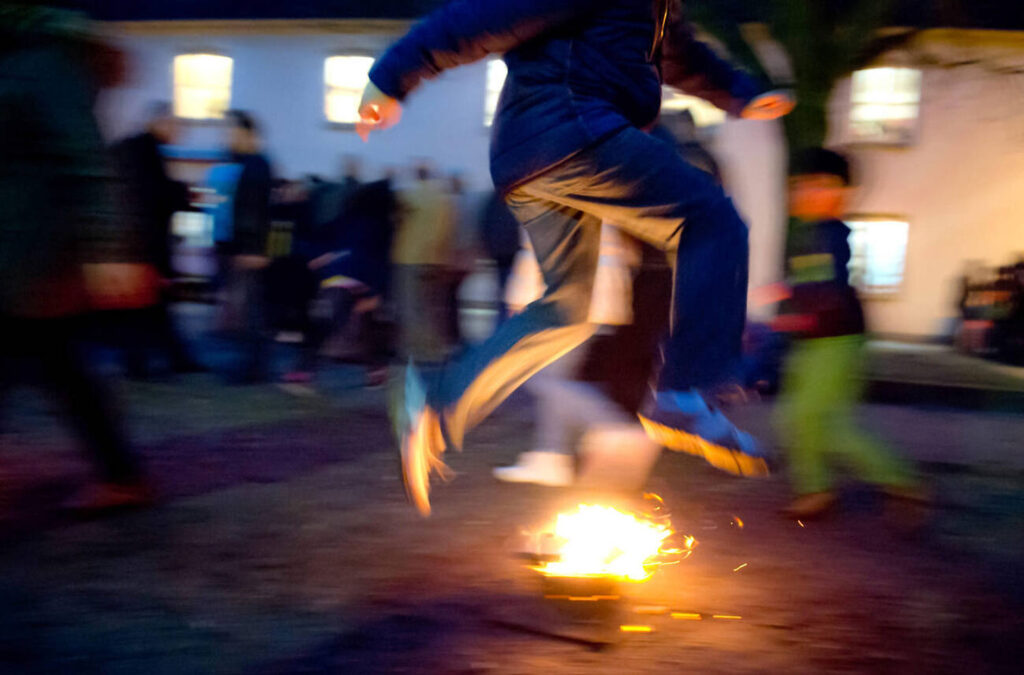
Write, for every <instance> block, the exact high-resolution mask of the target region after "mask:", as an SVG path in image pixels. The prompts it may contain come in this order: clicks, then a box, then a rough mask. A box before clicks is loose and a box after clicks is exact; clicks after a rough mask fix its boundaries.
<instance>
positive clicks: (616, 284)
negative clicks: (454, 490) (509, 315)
mask: <svg viewBox="0 0 1024 675" xmlns="http://www.w3.org/2000/svg"><path fill="white" fill-rule="evenodd" d="M600 246H601V248H600V256H599V258H598V266H597V271H596V274H595V277H594V288H593V294H592V296H591V305H590V314H589V316H588V320H589V321H590V322H591V323H594V324H597V325H599V326H600V328H599V329H598V331H597V333H595V335H594V336H593V337H591V338H590V339H589V340H588V341H587V342H585V343H584V344H583V345H581V346H580V347H579V348H577V349H575V350H573V351H571V352H569V353H568V354H566V355H565V356H563V357H562V358H560V359H558V360H557V361H555V362H554V363H552V364H551V365H549V366H548V367H547V368H545V369H544V370H542V371H540V372H539V373H538V374H537V375H535V376H534V377H532V378H531V379H530V380H529V381H528V382H527V383H526V389H527V390H529V391H530V392H531V393H532V394H533V395H534V397H535V398H536V411H537V412H536V419H537V425H536V431H535V440H534V448H533V449H532V450H530V451H527V452H524V453H522V454H521V455H519V457H518V458H517V460H516V463H515V464H513V465H511V466H506V467H499V468H497V469H495V470H494V476H495V477H496V478H497V479H498V480H501V481H505V482H513V483H536V484H540V485H550V486H565V485H571V484H573V483H575V482H576V480H577V476H579V478H580V479H581V480H582V481H583V482H584V483H588V482H590V483H593V482H594V481H595V480H597V481H601V480H602V477H603V478H607V476H608V474H609V472H612V473H614V474H615V480H614V482H615V483H616V485H617V486H618V487H623V486H624V485H625V486H628V487H631V488H633V487H640V486H641V485H642V484H643V483H644V482H645V481H646V479H647V475H648V473H649V471H650V469H651V467H652V466H653V465H654V462H655V461H656V460H657V458H658V456H659V454H660V451H661V448H660V447H659V446H658V445H657V444H655V443H654V442H653V441H651V440H650V439H649V438H648V437H647V435H646V433H645V432H644V429H643V427H642V426H641V425H640V424H639V423H638V422H637V420H636V412H637V410H638V408H639V405H640V402H641V400H642V398H643V395H644V392H645V390H646V388H647V386H648V384H649V382H650V378H651V375H652V374H653V372H654V370H655V366H656V365H657V364H656V362H657V360H658V350H657V345H658V342H659V340H660V339H661V337H662V335H663V334H664V331H665V329H666V328H667V326H668V306H669V302H668V301H669V298H670V296H671V293H672V272H671V269H670V268H669V266H668V263H667V262H666V260H665V256H664V254H662V253H659V252H657V251H655V250H654V249H652V248H651V247H649V246H643V245H642V244H640V242H637V241H635V240H633V239H631V238H630V237H628V236H626V235H624V234H622V233H621V232H620V231H619V230H618V229H617V228H615V227H614V226H611V225H608V224H603V225H602V226H601V244H600ZM535 260H536V259H535V257H534V256H533V255H532V252H531V251H525V250H524V251H523V255H521V256H520V264H518V265H517V266H516V275H517V277H520V278H516V279H515V280H514V281H513V282H511V283H510V284H509V289H510V291H514V292H512V293H510V295H509V298H508V304H509V306H511V307H512V308H513V310H514V311H521V310H522V309H524V308H525V306H526V305H528V304H529V303H530V302H532V301H534V300H535V299H537V298H539V297H541V296H542V295H543V291H544V282H543V278H542V276H541V273H540V269H539V267H538V266H537V263H536V261H535ZM522 276H533V277H535V281H532V282H531V281H530V280H529V279H522V278H521V277H522ZM531 291H534V292H531ZM574 455H576V457H575V459H574Z"/></svg>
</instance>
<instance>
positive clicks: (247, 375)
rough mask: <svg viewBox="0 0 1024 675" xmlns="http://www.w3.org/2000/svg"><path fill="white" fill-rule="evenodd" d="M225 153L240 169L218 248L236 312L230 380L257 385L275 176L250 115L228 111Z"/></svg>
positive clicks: (262, 364) (265, 348)
mask: <svg viewBox="0 0 1024 675" xmlns="http://www.w3.org/2000/svg"><path fill="white" fill-rule="evenodd" d="M227 119H228V123H229V125H230V126H229V127H228V151H229V152H230V154H231V162H232V163H233V164H234V165H235V166H237V167H238V177H237V182H236V184H235V189H234V196H233V200H232V205H231V235H230V240H229V241H227V242H225V243H224V245H223V247H222V250H223V251H224V252H225V253H226V256H225V257H224V258H223V261H224V262H225V263H226V264H227V266H228V270H227V275H226V279H227V280H226V287H227V288H226V295H227V297H228V298H229V300H228V303H229V306H230V307H232V308H233V309H234V310H235V312H234V313H235V319H236V321H237V323H236V325H235V326H234V328H235V332H236V335H237V336H238V340H237V342H238V345H239V347H240V352H241V358H240V361H239V363H238V364H237V365H236V366H235V369H234V371H233V372H232V373H231V375H230V376H229V377H228V381H229V382H230V383H231V384H257V383H260V382H266V381H267V380H268V379H269V378H270V362H269V361H270V339H269V336H268V335H267V331H268V316H267V298H266V269H267V266H268V265H269V264H270V257H269V255H268V252H267V239H268V236H269V234H270V195H271V189H272V187H273V177H272V172H271V169H270V162H268V161H267V158H266V156H264V155H263V152H262V145H263V140H262V138H261V136H260V128H259V125H258V124H257V123H256V120H255V119H253V117H252V115H250V114H249V113H247V112H244V111H241V110H232V111H230V112H228V114H227Z"/></svg>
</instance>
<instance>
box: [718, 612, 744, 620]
mask: <svg viewBox="0 0 1024 675" xmlns="http://www.w3.org/2000/svg"><path fill="white" fill-rule="evenodd" d="M711 618H713V619H728V620H730V621H738V620H739V619H742V618H743V617H742V616H736V615H735V614H713V615H712V617H711Z"/></svg>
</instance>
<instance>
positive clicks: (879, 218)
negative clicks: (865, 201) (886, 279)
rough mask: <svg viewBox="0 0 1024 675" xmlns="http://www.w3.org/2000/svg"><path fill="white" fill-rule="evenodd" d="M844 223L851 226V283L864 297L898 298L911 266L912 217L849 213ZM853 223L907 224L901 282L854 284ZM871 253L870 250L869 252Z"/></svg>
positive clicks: (874, 298) (875, 298) (891, 214)
mask: <svg viewBox="0 0 1024 675" xmlns="http://www.w3.org/2000/svg"><path fill="white" fill-rule="evenodd" d="M843 223H844V224H845V225H846V226H847V227H849V228H850V241H849V244H850V264H849V267H850V276H851V285H853V286H854V288H856V289H857V292H858V293H859V294H860V295H862V296H863V297H865V298H867V299H871V300H891V299H896V298H898V297H899V296H900V295H901V294H902V293H903V291H904V288H905V285H906V283H907V270H908V268H909V261H910V237H911V233H912V231H913V226H912V224H911V221H910V218H908V217H907V216H906V215H905V214H897V213H864V212H858V213H849V214H846V215H845V216H844V217H843ZM852 223H903V224H904V225H906V232H907V237H906V243H905V244H904V246H903V261H902V262H903V264H902V268H901V270H900V280H899V283H898V284H896V285H893V286H877V285H876V286H869V285H867V284H866V283H864V282H861V283H857V284H854V283H853V281H854V280H853V262H854V260H855V258H856V255H857V252H856V251H855V250H854V247H853V241H852V239H853V235H854V233H855V231H856V230H855V228H854V227H853V225H852ZM867 255H868V256H869V255H870V252H868V253H867ZM866 267H867V260H865V268H866Z"/></svg>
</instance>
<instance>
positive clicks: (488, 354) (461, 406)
mask: <svg viewBox="0 0 1024 675" xmlns="http://www.w3.org/2000/svg"><path fill="white" fill-rule="evenodd" d="M507 200H508V204H509V207H510V208H511V209H512V212H513V213H514V214H515V216H516V218H517V219H518V220H519V222H520V223H521V224H522V225H523V227H524V228H525V229H526V232H527V234H528V235H529V237H530V241H531V243H532V244H533V249H534V251H535V253H536V255H537V260H538V262H539V263H540V268H541V272H542V273H543V275H544V281H545V283H546V284H547V291H546V293H545V295H544V297H543V298H541V299H540V300H538V301H536V302H534V303H533V304H531V305H530V306H529V307H527V308H526V310H524V311H523V312H522V313H521V314H518V315H516V316H514V317H512V318H510V319H509V320H508V321H506V322H504V323H503V324H502V325H501V326H500V327H499V328H498V330H497V331H496V332H495V333H494V335H493V336H491V337H490V338H489V339H488V340H487V341H485V342H483V343H482V344H480V345H478V346H477V347H475V348H474V349H472V350H470V351H468V352H467V353H465V354H464V355H463V356H462V357H461V358H460V359H459V360H457V361H454V362H452V363H449V364H448V365H447V366H446V367H445V368H443V369H442V370H441V372H440V373H439V374H438V379H437V382H436V387H435V388H434V389H433V390H432V392H431V396H430V399H429V403H430V404H431V406H432V407H434V408H435V409H436V410H438V411H440V412H441V416H442V421H443V424H444V427H445V431H446V434H447V436H448V440H449V442H450V443H452V444H453V445H455V446H456V447H460V446H461V444H462V441H463V438H464V436H465V433H466V431H468V430H469V429H470V428H472V427H473V426H475V425H476V424H478V423H479V422H480V421H482V420H483V419H484V418H485V417H486V416H487V415H488V414H490V413H491V412H492V411H493V410H494V408H495V407H497V406H498V404H500V403H501V402H502V401H503V400H504V399H505V398H506V397H507V396H508V395H509V394H511V393H512V392H513V391H515V389H516V388H518V387H519V386H520V385H521V384H522V383H523V382H525V381H526V380H527V379H529V378H530V377H531V376H532V375H533V374H534V373H536V372H537V371H539V370H541V369H542V368H544V367H545V366H547V365H548V364H549V363H551V362H553V361H554V360H556V359H557V358H559V357H560V356H562V355H563V354H565V353H566V352H568V351H570V350H572V349H574V348H575V347H577V346H579V345H580V344H582V343H583V342H584V341H586V340H587V339H588V338H589V337H590V336H591V335H593V333H594V331H595V330H596V326H595V325H593V324H589V323H587V315H588V312H589V308H590V296H591V290H592V287H593V281H594V273H595V271H596V269H597V258H598V247H599V243H600V237H601V233H600V226H601V222H602V221H605V220H607V221H609V222H612V223H615V225H617V226H618V227H619V228H620V229H622V230H623V231H624V232H626V233H627V234H630V235H632V236H634V237H636V238H637V239H641V240H643V241H645V242H648V243H650V244H652V245H654V246H655V247H658V248H661V249H663V250H666V251H669V250H675V251H676V256H675V282H674V283H675V286H674V297H673V311H672V329H671V331H670V335H669V336H668V338H667V340H666V342H665V348H664V352H665V364H664V366H663V368H662V371H661V373H660V375H659V380H658V388H659V390H679V389H690V388H694V387H697V388H703V389H707V388H712V387H714V386H716V385H718V384H721V383H723V382H726V381H728V380H730V379H731V378H733V377H734V376H735V374H736V371H737V369H738V363H739V355H740V340H741V336H742V332H743V324H744V321H745V317H746V295H747V263H748V257H749V250H748V243H747V227H746V225H745V224H744V223H743V221H742V220H741V219H740V217H739V214H737V213H736V209H735V208H734V207H733V205H732V202H731V201H730V200H729V198H728V197H727V196H726V195H725V193H724V192H723V191H722V188H721V187H720V186H719V185H718V184H717V183H715V181H714V180H713V178H712V177H711V176H710V175H709V174H707V173H705V172H703V171H701V170H700V169H697V168H696V167H693V166H691V165H690V164H687V163H686V162H685V161H684V160H683V159H682V158H681V157H680V156H679V155H678V154H677V153H676V151H675V149H674V148H672V147H671V146H669V145H668V144H666V143H664V142H662V141H659V140H657V139H655V138H652V137H651V136H648V135H647V134H646V133H644V132H642V131H639V130H637V129H633V128H629V129H626V130H624V131H620V132H618V133H616V134H614V135H613V136H611V137H609V138H607V139H605V140H603V141H601V142H599V143H597V144H595V145H593V146H591V147H589V148H587V149H586V150H583V151H582V152H580V153H579V154H577V155H575V156H574V157H572V158H570V159H569V160H567V161H565V162H563V163H562V164H560V165H558V166H557V167H555V168H553V169H551V170H549V171H547V172H546V173H544V174H542V175H541V176H539V177H537V178H535V179H533V180H531V181H529V182H528V183H526V184H524V185H522V186H520V187H518V188H516V189H515V190H513V191H512V192H511V193H510V194H509V195H508V197H507Z"/></svg>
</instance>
